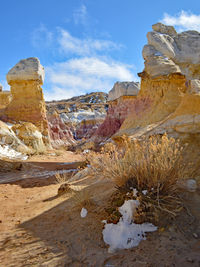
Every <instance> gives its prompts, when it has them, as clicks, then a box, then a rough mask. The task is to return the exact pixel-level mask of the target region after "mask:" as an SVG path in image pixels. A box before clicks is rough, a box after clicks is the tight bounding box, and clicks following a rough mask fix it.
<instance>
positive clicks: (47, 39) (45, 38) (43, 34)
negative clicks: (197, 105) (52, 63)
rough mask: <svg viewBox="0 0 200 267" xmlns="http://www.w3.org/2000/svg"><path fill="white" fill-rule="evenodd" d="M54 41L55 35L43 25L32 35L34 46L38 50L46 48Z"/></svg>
mask: <svg viewBox="0 0 200 267" xmlns="http://www.w3.org/2000/svg"><path fill="white" fill-rule="evenodd" d="M52 41H53V33H52V32H51V31H49V30H48V29H47V28H46V27H45V26H44V25H43V24H41V25H40V27H38V28H36V29H35V30H34V31H33V32H32V34H31V42H32V45H33V46H34V47H36V48H41V47H43V48H46V47H48V46H50V45H51V43H52Z"/></svg>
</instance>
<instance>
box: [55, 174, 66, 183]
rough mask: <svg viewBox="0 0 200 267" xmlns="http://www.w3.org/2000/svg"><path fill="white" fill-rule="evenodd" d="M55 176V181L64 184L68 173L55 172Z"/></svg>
mask: <svg viewBox="0 0 200 267" xmlns="http://www.w3.org/2000/svg"><path fill="white" fill-rule="evenodd" d="M55 178H56V182H57V183H58V184H64V183H66V182H67V180H69V174H68V173H60V172H57V173H56V174H55Z"/></svg>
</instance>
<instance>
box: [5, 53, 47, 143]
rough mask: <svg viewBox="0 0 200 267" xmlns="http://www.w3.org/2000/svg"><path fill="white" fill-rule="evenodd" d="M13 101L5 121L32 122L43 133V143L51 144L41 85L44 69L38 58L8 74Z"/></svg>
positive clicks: (22, 61) (6, 109) (16, 67)
mask: <svg viewBox="0 0 200 267" xmlns="http://www.w3.org/2000/svg"><path fill="white" fill-rule="evenodd" d="M7 82H8V84H9V85H10V86H11V95H12V100H11V102H10V103H9V104H8V105H7V106H6V108H5V110H4V112H3V115H4V119H5V117H6V120H8V121H14V122H21V121H24V122H31V123H33V124H34V125H35V126H36V127H37V128H38V129H39V131H40V132H41V133H42V137H43V141H44V143H45V144H46V145H47V144H49V131H48V123H47V118H46V106H45V101H44V97H43V92H42V88H41V85H42V84H43V82H44V68H43V67H42V65H41V64H40V61H39V60H38V59H37V58H27V59H23V60H21V61H19V63H17V64H16V65H15V66H14V67H13V68H12V69H11V70H10V71H9V72H8V74H7Z"/></svg>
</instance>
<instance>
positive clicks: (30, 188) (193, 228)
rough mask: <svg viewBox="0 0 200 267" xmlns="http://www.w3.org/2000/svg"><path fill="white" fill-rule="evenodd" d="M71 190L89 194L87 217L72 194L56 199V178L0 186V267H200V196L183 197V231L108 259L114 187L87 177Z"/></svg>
mask: <svg viewBox="0 0 200 267" xmlns="http://www.w3.org/2000/svg"><path fill="white" fill-rule="evenodd" d="M73 161H74V159H73ZM68 162H69V160H68ZM49 164H50V163H49ZM72 186H73V188H74V189H76V190H77V191H79V190H82V189H83V188H86V187H87V188H88V189H89V190H90V192H91V197H92V199H93V200H94V204H93V205H92V206H90V207H89V208H88V215H87V217H86V218H81V217H80V210H81V206H80V205H77V202H75V199H74V195H73V194H72V193H70V192H69V193H68V194H66V195H65V196H61V197H56V195H57V189H58V187H59V185H58V184H56V183H55V180H53V177H51V178H47V179H40V178H36V177H34V178H32V179H25V180H22V181H18V182H15V183H12V184H9V183H7V184H5V183H4V184H0V203H1V212H0V266H1V267H7V266H13V267H22V266H23V267H24V266H48V267H49V266H50V267H54V266H55V267H57V266H59V267H60V266H70V267H71V266H72V267H73V266H74V267H75V266H78V267H79V266H80V267H82V266H94V267H96V266H97V267H98V266H106V267H118V266H123V267H126V266H127V267H132V266H134V267H137V266H155V267H157V266H159V267H160V266H161V267H162V266H165V267H167V266H170V267H171V266H181V267H184V266H194V267H199V266H200V223H199V222H200V192H199V191H197V192H196V193H187V194H185V196H184V197H185V201H186V203H187V205H188V209H189V211H190V214H188V213H187V212H185V213H183V214H182V215H180V217H179V218H177V222H179V223H178V225H179V227H177V224H176V226H175V225H172V226H171V227H170V228H169V229H166V230H164V231H160V230H159V231H157V232H155V233H151V234H149V235H148V237H147V240H146V241H142V242H141V243H140V245H139V246H138V247H136V248H133V249H130V250H123V251H119V252H116V253H113V254H109V253H108V249H107V246H106V245H105V243H104V242H103V238H102V228H103V224H102V222H101V221H102V220H103V219H105V217H104V216H105V214H104V212H103V208H104V207H105V204H106V202H107V200H108V198H109V196H110V195H111V193H112V192H113V190H114V187H113V184H112V183H111V182H110V181H107V180H104V179H103V178H102V179H101V180H99V181H96V180H94V179H91V178H90V179H89V178H88V179H83V180H80V181H78V182H72ZM178 228H179V229H178Z"/></svg>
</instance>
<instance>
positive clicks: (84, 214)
mask: <svg viewBox="0 0 200 267" xmlns="http://www.w3.org/2000/svg"><path fill="white" fill-rule="evenodd" d="M87 213H88V212H87V210H86V209H85V208H82V210H81V218H85V217H86V216H87Z"/></svg>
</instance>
